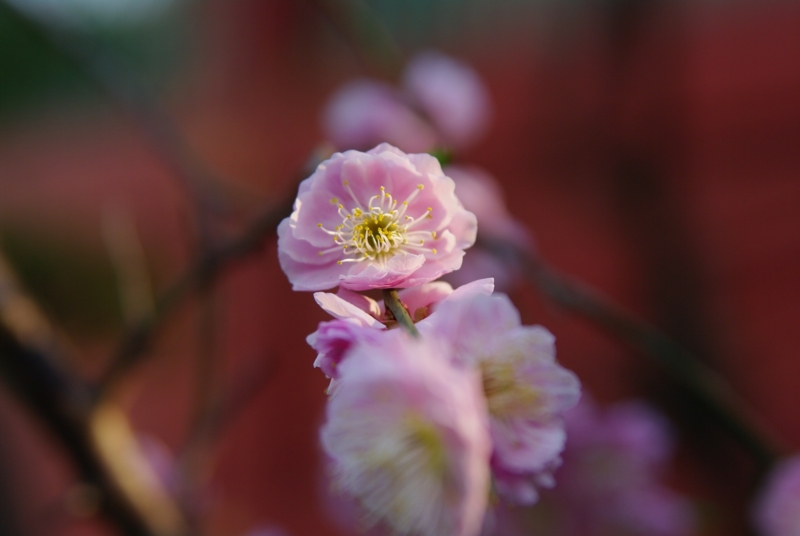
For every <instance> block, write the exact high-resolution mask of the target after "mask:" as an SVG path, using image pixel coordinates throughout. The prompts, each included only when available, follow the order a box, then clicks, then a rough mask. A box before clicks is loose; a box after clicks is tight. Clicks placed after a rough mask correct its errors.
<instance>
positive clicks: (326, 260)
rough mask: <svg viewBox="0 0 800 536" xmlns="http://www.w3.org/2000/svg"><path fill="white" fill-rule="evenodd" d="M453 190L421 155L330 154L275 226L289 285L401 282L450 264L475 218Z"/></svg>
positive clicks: (455, 262)
mask: <svg viewBox="0 0 800 536" xmlns="http://www.w3.org/2000/svg"><path fill="white" fill-rule="evenodd" d="M454 189H455V186H454V184H453V181H452V180H451V179H450V178H448V177H446V176H445V175H444V174H443V173H442V169H441V166H440V165H439V162H438V160H436V159H435V158H434V157H432V156H430V155H427V154H409V155H407V154H405V153H404V152H402V151H400V150H399V149H397V148H395V147H392V146H391V145H388V144H381V145H379V146H378V147H376V148H374V149H372V150H370V151H368V152H367V153H361V152H358V151H347V152H345V153H336V154H334V155H333V156H332V157H331V158H330V159H328V160H326V161H325V162H323V163H321V164H320V165H319V167H318V168H317V170H316V171H315V172H314V173H313V174H312V175H311V177H309V178H308V179H306V180H304V181H303V182H302V183H301V184H300V189H299V193H298V197H297V200H296V201H295V208H294V212H293V213H292V215H291V217H289V218H286V219H285V220H283V221H282V222H281V224H280V226H279V227H278V258H279V260H280V262H281V267H282V268H283V271H284V272H285V273H286V275H287V276H288V277H289V280H290V281H291V282H292V284H293V288H294V289H295V290H323V289H327V288H331V287H335V286H337V285H341V286H342V287H344V288H348V289H352V290H367V289H371V288H392V287H402V288H405V287H411V286H415V285H420V284H423V283H427V282H429V281H432V280H434V279H436V278H438V277H440V276H442V275H443V274H445V273H447V272H450V271H452V270H457V269H458V268H459V267H460V266H461V259H462V257H463V256H464V249H465V248H468V247H470V246H471V245H472V244H473V243H474V242H475V234H476V227H477V223H476V220H475V216H474V215H473V214H472V213H470V212H468V211H466V210H465V209H464V207H463V206H462V205H461V202H460V201H459V200H458V198H456V196H455V193H454Z"/></svg>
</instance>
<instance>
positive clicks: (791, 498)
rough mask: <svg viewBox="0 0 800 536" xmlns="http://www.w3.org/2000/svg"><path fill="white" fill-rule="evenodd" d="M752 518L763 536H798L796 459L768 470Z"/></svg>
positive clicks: (799, 469)
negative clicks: (768, 472)
mask: <svg viewBox="0 0 800 536" xmlns="http://www.w3.org/2000/svg"><path fill="white" fill-rule="evenodd" d="M753 518H754V521H755V524H756V527H757V528H758V529H759V531H760V533H763V534H764V536H796V535H797V534H800V456H794V457H792V458H789V459H788V460H784V461H783V462H781V463H779V464H778V465H777V466H776V467H775V469H773V470H772V472H771V474H770V475H769V477H768V479H767V483H766V486H765V487H764V489H763V490H762V491H761V493H760V496H759V498H758V500H757V501H756V504H755V508H754V511H753Z"/></svg>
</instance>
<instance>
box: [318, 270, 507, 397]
mask: <svg viewBox="0 0 800 536" xmlns="http://www.w3.org/2000/svg"><path fill="white" fill-rule="evenodd" d="M492 288H493V286H492V282H491V280H490V279H486V280H481V281H474V282H472V283H470V284H468V285H465V286H463V287H461V288H459V289H458V290H457V291H455V292H454V291H453V287H451V286H450V285H449V284H447V283H444V282H441V281H436V282H433V283H427V284H425V285H421V286H419V287H411V288H407V289H403V290H401V291H400V292H399V293H398V294H399V297H400V301H401V302H402V303H403V304H404V306H405V307H406V308H407V309H408V311H409V313H410V314H411V317H412V318H415V319H416V320H418V321H421V322H425V321H426V320H425V319H426V318H427V317H428V316H430V315H431V314H432V313H433V311H434V310H435V308H436V307H437V306H438V304H439V303H440V302H442V301H444V300H460V299H466V298H469V297H470V296H473V295H477V294H485V295H489V294H491V293H492ZM314 299H315V300H316V301H317V303H318V304H319V305H320V307H322V309H324V310H325V311H326V312H328V313H329V314H331V315H332V316H333V317H335V318H336V320H331V321H329V322H321V323H320V324H319V327H318V328H317V331H315V332H314V333H312V334H311V335H309V336H308V338H307V339H306V342H308V344H309V345H310V346H311V347H312V348H314V350H316V351H317V353H318V354H317V360H316V361H314V366H315V367H318V368H319V369H321V370H322V372H323V373H325V375H326V376H327V377H328V378H331V386H330V387H329V388H328V392H329V393H332V392H333V389H334V387H335V385H336V382H335V380H336V379H337V378H338V377H339V371H338V367H339V365H340V364H341V362H342V360H343V359H344V358H345V357H346V356H347V354H348V352H349V350H350V349H351V348H352V347H353V345H355V344H356V342H358V341H361V340H370V341H374V340H375V338H376V337H377V336H378V335H377V333H380V332H381V330H384V329H385V328H386V324H389V325H393V324H394V321H393V320H389V319H387V318H386V312H385V307H384V305H383V301H382V300H381V301H380V302H376V301H375V300H373V299H371V298H369V297H367V296H363V295H361V294H357V293H355V292H352V291H350V290H347V289H342V288H340V289H339V292H338V294H330V293H327V292H316V293H314Z"/></svg>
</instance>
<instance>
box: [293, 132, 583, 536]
mask: <svg viewBox="0 0 800 536" xmlns="http://www.w3.org/2000/svg"><path fill="white" fill-rule="evenodd" d="M456 190H457V188H456V184H455V182H454V181H453V179H452V178H450V177H448V176H447V175H446V174H445V172H444V171H443V170H442V167H441V166H440V164H439V161H438V160H437V159H436V158H434V157H432V156H430V155H427V154H406V153H404V152H403V151H401V150H399V149H397V148H396V147H393V146H391V145H388V144H381V145H379V146H377V147H375V148H374V149H372V150H369V151H367V152H365V153H364V152H359V151H354V150H351V151H346V152H343V153H336V154H334V155H333V156H332V157H331V158H330V159H328V160H326V161H325V162H323V163H321V164H320V165H319V167H318V168H317V170H316V171H315V172H314V173H313V174H312V175H311V176H310V177H309V178H308V179H306V180H305V181H303V182H302V183H301V185H300V187H299V193H298V197H297V200H296V202H295V206H294V211H293V213H292V214H291V216H290V217H289V218H287V219H286V220H284V221H283V222H282V223H281V224H280V226H279V229H278V234H279V242H278V245H279V260H280V262H281V266H282V268H283V270H284V272H285V273H286V275H287V276H288V278H289V280H290V281H291V283H292V285H293V287H294V289H295V290H304V291H318V292H316V293H315V294H314V298H315V300H316V302H317V303H318V304H319V306H320V307H321V308H322V309H323V310H325V311H326V312H327V313H329V314H330V315H331V316H332V317H333V319H332V320H329V321H326V322H322V323H321V324H320V325H319V327H318V329H317V330H316V331H315V332H314V333H312V334H311V335H309V337H308V343H309V344H310V345H311V346H312V347H313V348H314V349H315V350H316V351H317V353H318V356H317V359H316V361H315V363H314V364H315V366H316V367H318V368H319V369H321V371H322V372H323V373H324V374H325V375H326V376H328V377H329V378H330V379H331V384H330V387H329V388H328V395H329V400H328V405H327V420H326V423H325V425H324V426H323V428H322V431H321V439H322V445H323V447H324V449H325V451H326V453H327V454H328V456H329V457H330V459H331V465H332V472H333V476H334V481H335V483H336V485H337V486H338V488H339V489H340V490H341V491H343V492H345V493H347V494H349V495H351V496H353V497H355V498H356V499H357V500H358V502H359V503H360V504H361V506H362V507H363V509H364V511H365V513H366V517H367V519H368V521H370V522H373V523H384V524H386V525H387V526H389V527H390V528H391V530H392V531H394V532H396V533H399V534H421V535H429V536H433V535H463V536H470V535H476V534H478V533H479V532H480V531H481V528H482V527H483V525H484V517H485V512H486V509H487V505H488V504H489V500H490V498H491V496H492V495H495V496H498V497H500V498H503V499H506V500H509V501H512V502H516V503H522V504H532V503H534V502H536V501H537V500H538V497H539V492H540V489H541V488H547V487H551V486H552V485H553V483H554V478H553V470H554V469H555V468H556V467H558V465H559V464H560V461H561V458H560V455H561V452H562V451H563V449H564V445H565V440H566V433H565V430H564V422H563V419H562V414H563V413H564V411H566V410H567V409H569V408H571V407H573V406H574V405H575V404H577V402H578V399H579V396H580V384H579V382H578V379H577V378H576V376H575V375H574V374H573V373H572V372H570V371H568V370H566V369H565V368H563V367H562V366H561V365H560V364H559V363H558V362H557V361H556V358H555V340H554V337H553V335H552V334H551V333H550V332H549V331H548V330H547V329H545V328H544V327H542V326H524V325H522V323H521V319H520V315H519V313H518V311H517V310H516V308H515V307H514V305H513V304H512V302H511V301H510V299H509V298H508V297H507V296H505V295H502V294H496V293H494V282H493V280H492V279H480V280H476V281H471V282H469V283H467V284H464V285H462V286H460V287H458V288H456V289H453V287H452V286H451V285H450V284H448V283H445V282H443V281H436V280H437V279H439V278H440V277H442V276H443V275H445V274H448V273H451V272H453V271H455V270H458V269H459V268H460V266H461V262H462V257H463V256H464V250H465V249H467V248H469V247H470V246H471V245H472V244H473V243H474V242H475V237H476V230H477V220H476V217H475V215H474V214H473V213H472V212H469V211H467V210H466V209H465V208H464V206H463V205H462V203H461V201H460V200H459V198H458V197H457V196H456ZM334 287H338V292H336V293H333V292H322V291H326V290H330V289H333V288H334ZM378 289H380V290H382V291H383V295H384V297H385V299H386V301H387V303H385V302H384V301H380V300H376V299H374V298H373V297H371V296H369V295H368V294H364V292H366V291H374V290H378ZM398 289H399V290H398ZM388 300H392V302H391V303H388ZM398 307H399V309H398ZM398 313H400V314H399V316H398Z"/></svg>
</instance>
